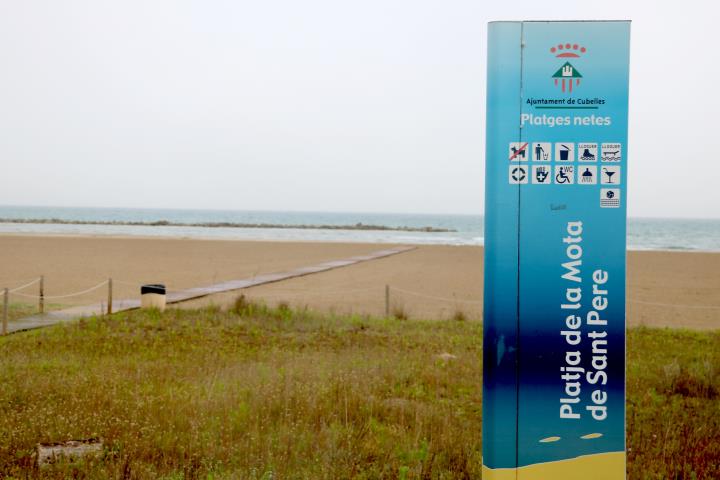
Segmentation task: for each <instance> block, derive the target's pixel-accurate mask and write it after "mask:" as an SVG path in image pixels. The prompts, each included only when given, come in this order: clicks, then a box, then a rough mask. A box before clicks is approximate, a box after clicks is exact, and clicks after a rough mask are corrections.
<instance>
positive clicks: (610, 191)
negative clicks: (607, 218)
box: [600, 188, 620, 208]
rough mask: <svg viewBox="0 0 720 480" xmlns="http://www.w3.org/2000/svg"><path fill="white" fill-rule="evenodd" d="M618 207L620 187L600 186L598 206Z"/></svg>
mask: <svg viewBox="0 0 720 480" xmlns="http://www.w3.org/2000/svg"><path fill="white" fill-rule="evenodd" d="M619 207H620V189H619V188H601V189H600V208H619Z"/></svg>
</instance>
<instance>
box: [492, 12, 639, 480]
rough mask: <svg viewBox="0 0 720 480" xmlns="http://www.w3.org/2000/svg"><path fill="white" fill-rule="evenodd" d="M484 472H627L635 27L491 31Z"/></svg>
mask: <svg viewBox="0 0 720 480" xmlns="http://www.w3.org/2000/svg"><path fill="white" fill-rule="evenodd" d="M488 40H489V46H488V87H487V88H488V96H487V153H486V207H485V307H484V310H485V311H484V322H485V324H484V354H483V355H484V380H483V478H490V479H506V478H507V479H511V478H512V479H520V480H530V479H553V480H557V479H565V478H567V479H584V480H588V479H622V478H625V246H626V245H625V220H626V205H627V194H626V193H627V190H626V188H627V152H628V145H627V106H628V68H629V42H630V23H629V22H626V21H611V22H584V21H583V22H581V21H578V22H493V23H491V24H490V26H489V39H488Z"/></svg>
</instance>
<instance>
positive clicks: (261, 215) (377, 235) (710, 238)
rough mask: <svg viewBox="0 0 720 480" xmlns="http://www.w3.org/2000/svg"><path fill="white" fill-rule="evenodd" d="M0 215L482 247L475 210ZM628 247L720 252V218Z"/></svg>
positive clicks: (158, 231) (192, 234)
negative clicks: (356, 227)
mask: <svg viewBox="0 0 720 480" xmlns="http://www.w3.org/2000/svg"><path fill="white" fill-rule="evenodd" d="M0 218H3V219H20V220H26V219H60V220H63V221H101V222H112V221H117V222H156V221H163V220H164V221H167V222H170V223H219V222H231V223H245V224H272V225H287V226H293V225H297V226H303V225H335V226H337V225H343V226H345V225H356V224H358V223H362V224H363V225H382V226H385V227H411V228H424V227H434V228H438V229H446V230H453V231H451V232H408V231H392V230H329V229H307V228H235V227H212V228H210V227H191V226H140V225H72V224H53V223H0V234H3V233H15V234H39V235H130V236H159V237H183V238H217V239H235V240H285V241H316V242H379V243H410V244H441V245H482V244H483V217H482V216H481V215H455V214H404V213H339V212H269V211H237V210H182V209H136V208H80V207H36V206H33V207H29V206H0ZM628 248H629V249H631V250H695V251H720V219H705V220H699V219H659V218H653V219H650V218H631V219H629V220H628Z"/></svg>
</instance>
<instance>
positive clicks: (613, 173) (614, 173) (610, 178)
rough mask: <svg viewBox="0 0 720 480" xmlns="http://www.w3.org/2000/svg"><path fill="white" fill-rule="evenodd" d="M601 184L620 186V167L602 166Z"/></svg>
mask: <svg viewBox="0 0 720 480" xmlns="http://www.w3.org/2000/svg"><path fill="white" fill-rule="evenodd" d="M600 183H601V184H603V185H620V167H618V166H615V165H613V166H610V165H603V166H601V167H600Z"/></svg>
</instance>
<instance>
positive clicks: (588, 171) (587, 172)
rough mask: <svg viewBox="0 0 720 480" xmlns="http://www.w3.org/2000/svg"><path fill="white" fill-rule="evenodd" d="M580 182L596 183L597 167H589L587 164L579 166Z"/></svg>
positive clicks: (585, 183)
mask: <svg viewBox="0 0 720 480" xmlns="http://www.w3.org/2000/svg"><path fill="white" fill-rule="evenodd" d="M578 183H579V184H580V185H596V184H597V167H596V166H592V167H588V166H585V165H580V166H578Z"/></svg>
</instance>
